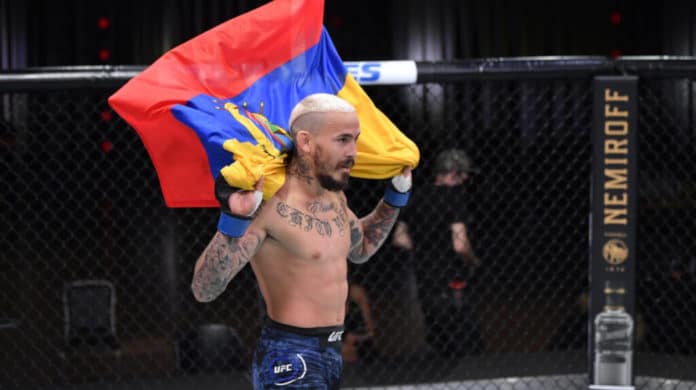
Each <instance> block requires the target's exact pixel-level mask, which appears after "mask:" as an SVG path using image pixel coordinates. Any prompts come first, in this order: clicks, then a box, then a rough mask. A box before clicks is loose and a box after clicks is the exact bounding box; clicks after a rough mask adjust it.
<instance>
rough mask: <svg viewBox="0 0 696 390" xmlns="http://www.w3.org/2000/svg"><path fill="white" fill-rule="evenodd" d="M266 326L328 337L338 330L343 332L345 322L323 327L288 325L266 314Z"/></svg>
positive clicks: (312, 335)
mask: <svg viewBox="0 0 696 390" xmlns="http://www.w3.org/2000/svg"><path fill="white" fill-rule="evenodd" d="M264 324H265V326H267V327H269V328H271V329H277V330H280V331H284V332H289V333H294V334H297V335H300V336H309V337H318V338H327V337H330V336H331V335H336V334H337V333H336V332H341V333H343V331H344V329H345V328H344V326H343V324H341V325H334V326H322V327H316V328H300V327H297V326H292V325H286V324H281V323H280V322H276V321H273V320H272V319H271V318H270V317H268V316H266V318H265V320H264ZM338 335H339V336H338V337H339V340H340V333H339V334H338Z"/></svg>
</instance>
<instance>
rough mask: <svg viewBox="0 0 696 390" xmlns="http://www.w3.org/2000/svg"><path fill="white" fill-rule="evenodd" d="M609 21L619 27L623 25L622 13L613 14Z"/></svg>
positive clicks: (615, 12)
mask: <svg viewBox="0 0 696 390" xmlns="http://www.w3.org/2000/svg"><path fill="white" fill-rule="evenodd" d="M609 21H610V22H611V24H613V25H614V26H618V25H619V24H621V12H619V11H614V12H612V13H611V15H610V16H609Z"/></svg>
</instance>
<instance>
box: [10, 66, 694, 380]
mask: <svg viewBox="0 0 696 390" xmlns="http://www.w3.org/2000/svg"><path fill="white" fill-rule="evenodd" d="M654 64H658V65H659V64H660V63H657V62H656V63H654ZM505 66H506V63H505V61H501V62H500V63H499V68H498V71H497V72H489V73H486V72H484V73H482V74H481V75H479V76H471V77H466V78H464V79H456V78H453V79H452V81H446V82H443V81H433V82H425V83H420V84H415V85H409V86H388V87H387V86H374V87H369V88H367V91H368V93H369V94H370V96H371V97H372V98H373V100H374V101H375V103H376V104H377V105H378V107H380V108H381V109H382V110H383V111H384V112H385V113H386V114H387V115H388V116H389V117H390V118H391V119H392V120H393V121H394V122H395V123H396V124H397V126H399V127H400V128H401V129H402V130H403V131H404V132H405V133H406V134H407V135H409V136H410V137H411V138H412V139H413V140H414V141H416V142H417V143H418V145H419V146H420V149H421V154H422V164H421V166H420V167H419V168H418V169H417V170H416V171H415V176H414V179H415V186H414V189H415V193H414V200H416V201H415V202H413V203H412V205H411V206H409V207H408V208H407V209H406V210H404V212H403V213H402V216H401V221H402V222H404V225H403V226H405V227H407V229H408V232H409V236H410V238H411V244H412V246H413V248H412V249H408V245H406V246H403V245H400V246H399V245H396V244H398V242H395V240H394V239H396V236H393V237H391V238H390V240H388V242H387V243H386V244H385V246H384V247H383V248H382V250H380V252H378V254H377V255H375V257H374V258H373V259H371V260H370V261H369V262H368V263H366V264H363V265H351V266H350V269H349V281H350V282H351V285H352V286H353V289H352V290H351V291H352V294H351V296H352V298H354V299H351V300H349V301H348V303H347V308H348V309H347V312H348V315H347V319H346V325H347V327H348V333H349V336H348V335H347V336H345V337H344V351H343V352H344V360H345V365H344V381H343V382H344V386H345V387H367V388H370V387H373V388H374V387H378V386H389V385H406V384H421V385H422V387H421V388H423V389H441V388H447V389H468V388H493V389H512V388H514V389H541V388H544V389H581V388H586V387H587V385H588V379H587V372H588V364H589V363H588V355H587V339H588V335H587V333H588V332H587V323H588V318H587V295H588V289H589V282H588V258H589V254H588V247H589V240H588V229H589V217H588V216H589V213H590V176H591V166H592V164H591V149H592V145H591V129H592V78H593V76H594V75H596V74H597V73H598V72H597V71H596V69H585V70H580V71H578V70H577V69H571V68H570V67H568V68H567V69H565V68H564V67H563V66H562V65H561V66H559V67H557V68H554V71H553V72H544V71H543V69H542V71H540V72H529V73H526V72H519V69H514V68H510V69H507V70H506V68H505ZM611 69H612V70H608V71H607V70H604V72H605V73H607V74H610V73H612V72H613V68H611ZM501 70H502V71H501ZM532 70H533V69H532ZM644 78H645V79H644ZM112 84H113V85H107V86H99V85H96V86H95V85H90V83H89V82H86V83H85V84H84V85H81V86H80V85H77V86H71V87H69V88H41V86H38V87H37V85H31V86H29V85H28V84H27V85H24V84H22V83H16V82H15V84H13V85H11V86H10V85H9V84H7V83H5V84H0V91H3V92H2V94H0V109H1V112H0V113H1V116H0V118H1V121H0V154H1V155H2V159H1V160H0V164H1V167H0V168H1V169H2V172H3V173H2V178H3V179H2V182H3V191H2V192H1V193H0V209H1V210H2V211H1V212H0V216H1V218H2V219H1V222H2V223H0V229H2V234H1V236H0V248H1V250H0V271H1V272H0V321H1V322H0V388H8V389H12V388H22V389H44V388H66V389H67V388H78V389H88V388H89V389H91V388H105V387H109V388H132V389H136V388H148V389H152V388H167V389H171V388H182V389H183V388H194V386H195V388H202V389H206V388H227V389H230V388H231V389H246V388H250V387H251V386H250V382H249V380H248V369H249V365H250V359H251V353H252V351H253V347H254V343H255V340H256V338H257V337H258V334H259V330H260V325H261V320H262V318H263V305H262V301H261V298H260V294H259V292H258V290H257V287H256V284H255V280H254V276H253V274H252V273H251V270H250V268H249V267H246V269H244V270H243V271H242V272H241V273H240V275H239V276H237V279H235V283H233V284H231V286H230V288H228V290H227V291H226V292H225V293H223V294H222V295H221V296H220V297H219V298H218V299H216V300H215V301H213V302H211V303H208V304H200V303H197V302H195V300H194V298H193V297H192V295H191V293H190V287H189V285H190V280H191V276H192V271H193V264H194V262H195V260H196V258H197V257H198V255H199V254H200V253H201V251H202V250H203V248H204V247H205V245H206V244H207V243H208V241H209V239H210V237H212V235H213V233H214V231H215V228H216V221H217V215H218V211H217V210H214V209H169V208H167V207H166V206H165V205H164V202H163V199H162V197H161V194H160V190H159V183H158V181H157V177H156V174H155V171H154V169H153V167H152V164H151V161H150V159H149V157H148V155H147V153H146V151H145V149H144V147H143V146H142V143H141V141H140V140H139V138H138V137H137V135H136V133H135V131H133V130H132V129H131V128H130V127H129V126H128V125H127V124H126V123H125V122H124V121H123V120H122V119H120V118H119V117H118V116H117V115H116V114H115V113H113V112H112V111H111V110H110V109H109V107H108V105H107V103H106V99H107V97H108V96H109V95H110V94H111V93H113V91H115V89H116V88H117V83H112ZM23 85H24V87H23ZM639 85H640V103H639V109H640V119H639V120H640V123H639V136H640V153H639V156H640V157H639V167H640V170H639V186H640V190H639V191H640V192H639V194H640V204H639V217H640V221H639V223H638V239H639V240H638V243H639V244H638V251H639V254H638V259H639V261H638V265H637V275H638V276H637V286H638V288H637V313H638V315H637V317H638V318H637V320H636V323H637V332H636V341H637V344H636V346H637V354H636V369H635V373H636V375H637V376H638V379H637V380H636V384H637V388H659V389H673V388H684V389H690V388H694V389H696V385H692V384H691V382H689V381H693V380H694V379H696V378H694V374H693V370H689V368H692V367H694V366H695V365H694V364H695V360H694V354H695V352H696V351H695V350H694V345H695V343H694V341H696V331H695V330H694V329H696V309H695V308H696V289H695V288H694V287H696V286H694V283H696V282H694V280H695V278H694V277H695V276H696V275H695V274H696V244H695V241H694V234H695V233H696V223H695V222H694V221H695V220H696V218H694V217H696V215H694V213H695V209H696V204H695V202H696V201H695V199H696V174H695V173H694V172H696V157H694V156H696V153H695V152H696V150H694V149H695V145H696V129H695V127H694V124H693V117H694V112H695V111H694V106H693V104H694V102H693V83H692V80H691V78H690V77H685V76H681V75H679V76H675V77H673V78H671V77H665V75H664V74H662V75H661V74H660V72H658V71H654V72H653V73H647V74H641V79H640V84H639ZM10 87H11V89H9V88H10ZM450 148H459V149H462V150H464V151H465V152H466V153H467V154H468V156H469V158H470V159H471V162H472V165H473V166H474V167H475V168H477V170H478V171H476V172H472V173H471V174H470V177H469V179H468V180H467V181H466V183H465V185H464V187H463V188H461V189H458V190H456V191H453V190H447V191H445V193H446V194H447V196H446V197H443V196H436V197H433V198H432V199H429V198H427V197H426V196H425V195H427V194H431V193H433V192H432V189H433V188H434V177H435V159H436V156H437V155H438V153H440V152H441V151H443V150H446V149H450ZM379 186H381V183H378V185H376V183H375V182H373V181H367V180H354V181H353V182H352V184H351V187H350V189H349V191H347V195H348V197H349V202H350V206H351V208H352V209H353V210H354V211H355V212H356V214H358V215H359V216H361V215H364V214H365V213H367V212H369V211H370V210H371V208H372V207H373V206H374V205H375V204H376V202H377V201H378V200H379V198H380V196H381V190H376V189H375V188H376V187H379ZM419 193H420V194H421V195H419ZM455 214H456V215H457V216H461V218H462V219H463V221H462V222H465V227H466V230H467V233H468V238H469V240H470V243H471V247H472V256H473V257H470V258H468V260H467V259H463V260H462V261H460V259H451V258H449V259H447V258H444V259H443V258H440V257H439V256H435V255H434V254H435V253H437V252H442V251H439V250H438V249H441V248H446V247H449V246H451V245H452V244H451V241H449V240H451V239H450V235H449V232H447V231H442V226H443V224H446V220H445V219H444V218H445V216H450V215H455ZM445 226H446V225H445ZM396 241H398V239H397V240H396ZM428 245H429V246H428ZM423 248H426V249H423ZM428 248H430V249H428ZM430 253H432V254H433V255H432V256H431V255H430ZM472 259H473V260H472ZM363 302H368V303H369V308H370V315H369V317H368V318H367V319H366V318H365V316H364V315H363V312H362V311H361V310H360V307H361V304H362V303H363ZM363 307H364V306H363ZM667 378H669V379H667Z"/></svg>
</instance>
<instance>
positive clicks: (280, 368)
mask: <svg viewBox="0 0 696 390" xmlns="http://www.w3.org/2000/svg"><path fill="white" fill-rule="evenodd" d="M290 371H292V364H280V365H277V366H273V373H274V374H282V373H284V372H290Z"/></svg>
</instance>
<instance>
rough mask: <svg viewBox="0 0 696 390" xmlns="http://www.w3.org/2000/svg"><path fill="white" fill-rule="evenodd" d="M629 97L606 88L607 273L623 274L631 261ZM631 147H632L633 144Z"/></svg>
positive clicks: (604, 202) (604, 251) (604, 196)
mask: <svg viewBox="0 0 696 390" xmlns="http://www.w3.org/2000/svg"><path fill="white" fill-rule="evenodd" d="M628 103H629V96H628V94H622V93H621V92H619V91H618V90H616V89H613V88H611V87H607V88H605V89H604V104H603V106H604V109H603V111H604V112H603V113H604V117H603V118H604V121H603V122H604V123H603V135H604V137H603V138H604V140H603V145H601V146H602V173H603V175H602V177H603V180H602V182H601V183H602V195H601V196H602V197H601V200H602V202H601V204H602V214H601V215H602V224H603V230H604V238H605V242H604V245H603V247H602V258H603V259H604V261H605V262H606V263H607V265H608V268H607V271H610V272H623V271H625V267H624V263H625V262H626V261H627V260H628V256H629V251H628V245H627V244H626V240H627V239H628V231H627V229H628V226H629V215H628V214H629V213H628V210H629V204H628V199H629V196H628V191H629V180H628V177H629V155H630V154H629V151H630V150H629V142H628V140H629V132H630V131H631V128H630V127H631V126H630V125H629V119H633V118H630V117H629V116H630V114H629V105H628ZM631 147H632V145H631Z"/></svg>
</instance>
